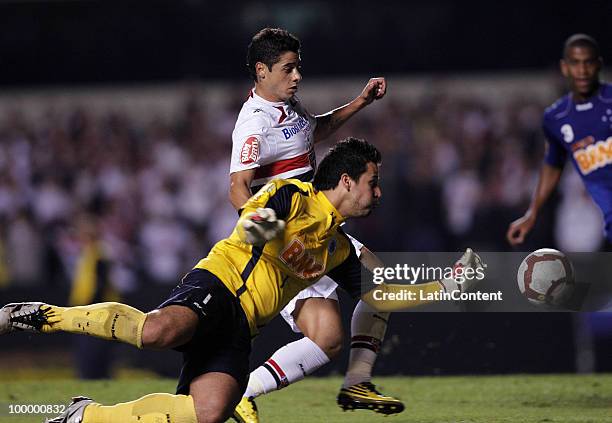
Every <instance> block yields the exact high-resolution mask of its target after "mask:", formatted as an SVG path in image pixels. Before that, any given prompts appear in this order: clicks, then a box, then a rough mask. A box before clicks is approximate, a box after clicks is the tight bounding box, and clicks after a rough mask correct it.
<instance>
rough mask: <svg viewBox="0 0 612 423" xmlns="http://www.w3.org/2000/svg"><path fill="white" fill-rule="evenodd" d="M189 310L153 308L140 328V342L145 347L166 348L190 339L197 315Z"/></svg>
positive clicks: (176, 345)
mask: <svg viewBox="0 0 612 423" xmlns="http://www.w3.org/2000/svg"><path fill="white" fill-rule="evenodd" d="M191 313H193V312H192V311H191V310H189V309H187V308H185V310H180V309H177V310H168V309H162V310H155V311H152V312H150V313H148V314H147V319H146V320H145V324H144V327H143V329H142V344H143V346H144V347H145V348H153V349H168V348H175V347H178V346H179V345H183V344H185V343H186V342H188V341H189V339H191V336H193V332H194V331H195V326H196V325H197V317H196V316H195V313H193V315H194V316H191V315H190V314H191Z"/></svg>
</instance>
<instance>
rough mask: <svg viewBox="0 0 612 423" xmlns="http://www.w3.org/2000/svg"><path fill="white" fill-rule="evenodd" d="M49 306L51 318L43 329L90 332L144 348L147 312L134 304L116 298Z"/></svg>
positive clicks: (48, 313)
mask: <svg viewBox="0 0 612 423" xmlns="http://www.w3.org/2000/svg"><path fill="white" fill-rule="evenodd" d="M45 307H49V308H48V309H46V310H45V316H46V318H47V322H46V324H44V325H43V326H42V328H41V332H45V333H51V332H57V331H63V332H70V333H77V334H86V335H91V336H95V337H98V338H102V339H107V340H115V341H121V342H125V343H126V344H130V345H134V346H136V347H138V348H142V330H143V327H144V323H145V320H146V318H147V315H146V314H145V313H143V312H142V311H140V310H137V309H135V308H134V307H130V306H129V305H126V304H121V303H113V302H109V303H98V304H91V305H86V306H78V307H57V306H51V305H50V306H45ZM41 308H42V306H41Z"/></svg>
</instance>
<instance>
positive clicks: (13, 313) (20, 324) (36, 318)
mask: <svg viewBox="0 0 612 423" xmlns="http://www.w3.org/2000/svg"><path fill="white" fill-rule="evenodd" d="M50 308H51V307H50V306H49V305H47V304H45V303H13V304H7V305H5V306H4V307H2V308H1V309H0V335H4V334H5V333H9V332H12V331H15V330H21V331H27V332H40V331H41V329H42V327H43V325H45V324H47V323H48V322H47V315H46V312H47V311H48V310H49V309H50Z"/></svg>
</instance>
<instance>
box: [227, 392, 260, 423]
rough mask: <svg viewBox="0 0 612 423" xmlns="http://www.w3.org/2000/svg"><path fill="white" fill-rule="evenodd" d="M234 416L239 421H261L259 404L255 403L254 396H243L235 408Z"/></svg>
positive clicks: (254, 422) (246, 422)
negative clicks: (258, 409) (258, 411)
mask: <svg viewBox="0 0 612 423" xmlns="http://www.w3.org/2000/svg"><path fill="white" fill-rule="evenodd" d="M232 418H233V419H234V420H236V421H237V422H238V423H259V416H258V415H257V404H255V401H254V400H253V398H249V397H242V399H241V400H240V402H239V403H238V405H237V406H236V408H235V409H234V415H233V416H232Z"/></svg>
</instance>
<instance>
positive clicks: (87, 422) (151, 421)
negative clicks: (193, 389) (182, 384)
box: [83, 394, 198, 423]
mask: <svg viewBox="0 0 612 423" xmlns="http://www.w3.org/2000/svg"><path fill="white" fill-rule="evenodd" d="M117 422H122V423H130V422H134V423H157V422H164V423H166V422H167V423H198V419H197V417H196V410H195V406H194V402H193V397H192V396H190V395H170V394H149V395H146V396H144V397H142V398H139V399H137V400H135V401H132V402H126V403H121V404H117V405H112V406H103V405H101V404H97V403H93V404H89V405H88V406H87V407H86V408H85V412H84V413H83V423H117Z"/></svg>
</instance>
